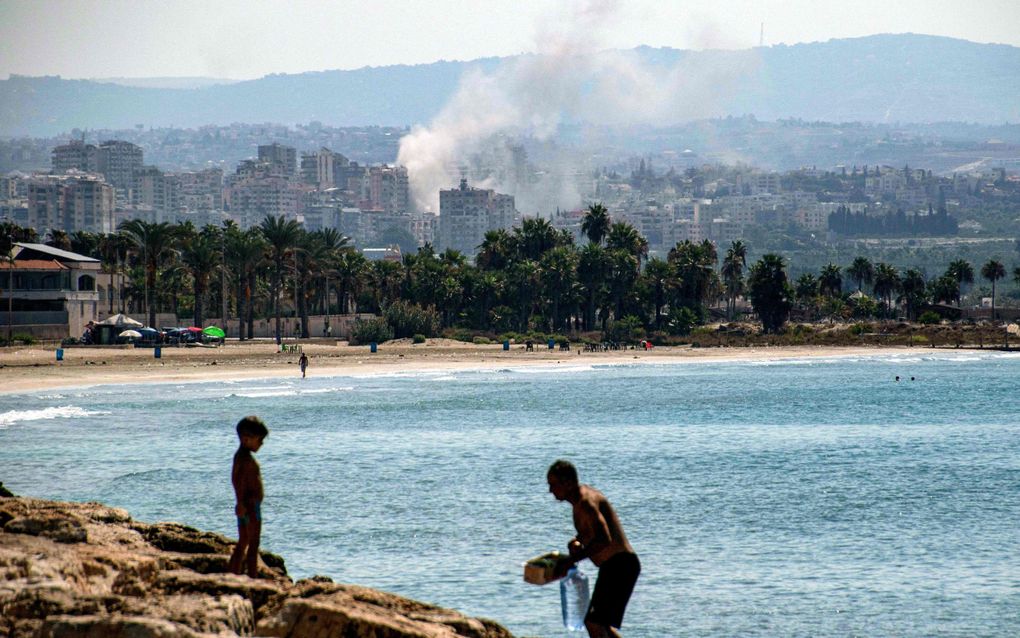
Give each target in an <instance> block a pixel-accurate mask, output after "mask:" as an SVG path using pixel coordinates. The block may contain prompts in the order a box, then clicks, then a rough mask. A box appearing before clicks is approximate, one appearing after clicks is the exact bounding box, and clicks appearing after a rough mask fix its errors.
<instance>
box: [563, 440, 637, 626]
mask: <svg viewBox="0 0 1020 638" xmlns="http://www.w3.org/2000/svg"><path fill="white" fill-rule="evenodd" d="M546 479H547V480H548V481H549V491H550V492H551V493H552V495H553V496H555V497H556V500H558V501H567V502H568V503H570V504H571V505H572V506H573V508H574V527H575V528H576V529H577V536H575V537H574V538H573V539H572V540H571V541H570V543H569V544H568V545H567V549H568V550H569V551H570V558H568V559H565V560H564V561H562V562H561V563H560V564H559V565H558V566H557V570H558V572H559V573H561V574H562V573H566V571H567V570H568V569H569V568H570V567H571V566H573V565H575V564H576V563H578V562H580V561H582V560H584V559H585V558H590V559H591V562H593V563H595V565H596V566H597V567H598V568H599V576H598V580H597V581H596V583H595V591H594V593H593V594H592V597H591V605H589V606H588V613H587V615H586V616H585V618H584V626H585V627H586V628H587V629H588V635H589V636H591V638H609V637H612V638H620V636H621V634H620V631H619V630H620V626H621V625H622V624H623V612H624V610H625V609H626V608H627V602H628V601H629V600H630V595H631V593H632V592H633V591H634V584H635V583H636V582H637V579H638V575H639V574H640V573H641V563H640V561H638V557H637V554H635V553H634V548H632V547H631V546H630V543H629V542H628V541H627V536H626V535H625V534H624V533H623V526H622V525H620V519H619V517H617V516H616V511H615V510H614V509H613V506H612V505H610V504H609V501H608V500H607V499H606V497H605V496H604V495H603V494H602V492H600V491H598V490H596V489H595V488H594V487H592V486H590V485H581V484H580V483H579V482H578V479H577V469H576V468H575V467H574V466H573V464H571V463H570V462H569V461H563V460H560V461H556V462H555V463H553V464H552V465H551V466H550V467H549V472H548V473H547V474H546Z"/></svg>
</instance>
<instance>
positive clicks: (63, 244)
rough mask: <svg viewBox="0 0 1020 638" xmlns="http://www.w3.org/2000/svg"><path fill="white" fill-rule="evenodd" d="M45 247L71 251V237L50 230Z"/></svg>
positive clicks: (58, 231)
mask: <svg viewBox="0 0 1020 638" xmlns="http://www.w3.org/2000/svg"><path fill="white" fill-rule="evenodd" d="M46 245H47V246H52V247H53V248H59V249H60V250H68V251H69V250H71V237H70V236H69V235H68V234H67V232H65V231H63V230H59V229H57V228H51V229H50V232H49V233H48V234H47V239H46Z"/></svg>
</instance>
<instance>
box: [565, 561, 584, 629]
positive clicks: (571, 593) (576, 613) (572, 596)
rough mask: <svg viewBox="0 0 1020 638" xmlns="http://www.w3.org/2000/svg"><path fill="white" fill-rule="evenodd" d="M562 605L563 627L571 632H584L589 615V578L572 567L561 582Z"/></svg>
mask: <svg viewBox="0 0 1020 638" xmlns="http://www.w3.org/2000/svg"><path fill="white" fill-rule="evenodd" d="M560 603H562V605H563V626H564V627H566V628H567V629H568V630H569V631H583V630H584V617H585V615H586V614H587V613H588V577H587V576H585V575H584V574H582V573H581V572H579V571H577V567H571V568H570V571H568V572H567V575H566V576H564V577H563V580H561V581H560Z"/></svg>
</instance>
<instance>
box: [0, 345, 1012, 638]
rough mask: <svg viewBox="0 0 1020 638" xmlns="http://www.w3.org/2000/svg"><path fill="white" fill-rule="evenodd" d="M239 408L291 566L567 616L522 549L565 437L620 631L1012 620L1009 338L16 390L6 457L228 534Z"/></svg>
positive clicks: (996, 630)
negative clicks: (675, 359)
mask: <svg viewBox="0 0 1020 638" xmlns="http://www.w3.org/2000/svg"><path fill="white" fill-rule="evenodd" d="M895 375H900V376H901V377H902V378H903V380H901V381H900V382H899V383H896V382H895V381H894V380H893V379H894V376H895ZM911 375H913V376H915V377H916V380H915V381H910V380H909V378H910V376H911ZM249 413H255V414H258V415H260V416H262V417H263V418H264V419H265V420H266V422H267V423H268V424H269V427H270V429H271V434H270V437H269V438H268V439H267V441H266V444H265V446H264V447H263V449H262V451H261V452H260V453H259V454H258V458H259V461H260V463H261V464H262V468H263V475H264V479H265V482H266V488H267V500H266V503H265V506H264V513H265V518H266V522H265V531H264V539H265V541H264V544H265V546H266V548H267V549H269V550H271V551H274V552H277V553H280V554H282V555H283V556H284V557H285V558H286V559H287V564H288V569H289V571H290V572H291V574H292V575H293V576H295V577H302V576H308V575H311V574H315V573H322V574H328V575H330V576H332V577H333V578H334V579H336V580H338V581H347V582H354V583H358V584H362V585H367V586H371V587H378V588H381V589H386V590H391V591H394V592H398V593H401V594H404V595H407V596H411V597H414V598H418V599H421V600H426V601H430V602H434V603H436V604H440V605H443V606H447V607H453V608H456V609H459V610H461V611H464V612H465V613H468V614H472V615H481V616H486V617H490V618H493V619H495V620H497V621H499V622H501V623H503V624H505V625H506V626H507V627H509V628H510V629H511V631H513V632H514V633H515V634H517V635H519V636H560V635H563V634H565V633H566V632H565V631H564V630H563V629H562V626H561V625H560V624H559V591H558V589H557V588H556V586H555V585H552V586H546V587H536V586H533V585H528V584H526V583H524V582H523V581H522V579H521V563H522V562H523V561H524V560H526V559H527V558H529V557H531V556H534V555H537V554H539V553H542V552H545V551H548V550H551V549H557V548H560V549H562V548H563V546H564V544H565V543H566V541H567V540H568V539H569V538H570V536H571V535H572V534H573V530H572V527H571V523H570V511H569V506H568V505H566V504H563V503H558V502H556V501H555V500H554V499H553V498H552V496H551V495H549V494H548V492H547V488H546V485H545V477H544V474H545V470H546V468H547V467H548V465H549V463H551V462H552V461H553V460H555V459H556V458H558V457H564V458H568V459H571V460H573V461H574V462H575V463H576V464H577V465H578V467H579V470H580V472H581V475H582V480H585V481H587V482H590V483H592V484H594V485H595V486H597V487H599V488H600V489H601V490H602V491H603V492H605V493H606V495H607V496H608V497H609V498H610V500H611V501H612V502H613V503H614V504H615V506H616V508H617V510H618V511H619V514H620V517H621V519H622V521H623V524H624V526H625V528H626V529H627V531H628V534H629V536H630V539H631V542H632V543H633V545H634V546H635V549H636V550H637V551H638V553H639V554H640V555H641V559H642V563H643V566H644V572H643V574H642V577H641V580H640V581H639V582H638V586H637V589H636V591H635V594H634V598H633V600H632V602H631V605H630V607H629V608H628V612H627V618H626V620H625V622H624V634H625V635H626V636H628V637H648V638H651V637H656V638H658V637H662V636H720V637H721V636H1016V635H1020V558H1018V557H1020V552H1018V548H1020V525H1018V518H1020V516H1018V515H1020V419H1018V414H1020V357H1018V356H1016V355H1008V354H996V353H964V352H954V353H942V354H931V355H926V356H912V355H907V354H904V355H902V356H892V357H877V356H876V357H860V358H838V359H831V360H817V359H815V360H808V359H803V360H788V361H781V362H773V363H761V362H759V363H705V362H701V363H689V364H682V365H635V366H598V365H596V366H576V367H570V368H563V369H559V368H557V369H551V368H521V369H507V370H499V371H484V372H482V371H464V372H455V373H438V372H436V373H416V374H407V375H390V376H368V377H334V378H314V377H310V378H309V379H307V380H305V381H302V380H300V379H297V378H295V379H285V380H279V379H276V380H266V381H237V382H226V383H223V382H216V383H198V384H177V385H170V384H165V385H159V384H155V385H147V386H141V385H120V386H99V387H92V388H84V389H74V390H61V391H46V392H39V393H33V394H6V395H0V480H2V481H3V482H4V483H5V484H6V485H7V486H8V487H10V488H11V489H12V490H13V491H14V492H16V493H21V494H25V495H33V496H39V497H45V498H55V499H65V500H99V501H103V502H106V503H109V504H111V505H116V506H120V507H125V508H127V509H129V510H130V511H131V513H132V514H133V515H134V516H135V517H136V518H138V519H140V520H146V521H156V520H175V521H181V522H184V523H187V524H190V525H194V526H197V527H200V528H204V529H211V530H215V531H218V532H222V533H224V534H228V535H231V536H233V535H234V534H235V530H234V528H233V525H234V522H233V514H232V509H233V508H232V505H233V501H232V498H233V496H232V493H231V489H230V483H229V476H230V460H231V456H232V454H233V452H234V449H235V448H236V437H235V435H234V432H233V425H234V423H236V421H237V420H238V418H240V417H241V416H243V415H245V414H249ZM584 570H585V571H586V572H587V573H588V574H589V575H590V576H591V577H593V578H594V576H595V570H594V568H592V567H591V565H590V564H586V567H585V568H584Z"/></svg>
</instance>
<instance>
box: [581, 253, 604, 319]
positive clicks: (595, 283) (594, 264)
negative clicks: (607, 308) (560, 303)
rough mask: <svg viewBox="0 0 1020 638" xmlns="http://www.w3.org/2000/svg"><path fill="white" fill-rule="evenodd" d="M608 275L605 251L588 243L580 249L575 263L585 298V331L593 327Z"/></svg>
mask: <svg viewBox="0 0 1020 638" xmlns="http://www.w3.org/2000/svg"><path fill="white" fill-rule="evenodd" d="M608 275H609V256H608V254H607V253H606V249H605V248H603V247H602V246H601V245H599V244H596V243H588V244H585V246H584V247H583V248H582V249H581V251H580V254H579V255H578V262H577V278H578V281H579V282H580V284H581V288H582V290H583V291H584V296H585V311H584V321H582V324H583V326H584V329H585V330H593V329H594V327H595V308H596V306H598V305H601V304H600V303H599V302H600V301H601V299H600V297H601V295H602V292H603V290H604V287H605V283H606V278H607V277H608Z"/></svg>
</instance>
